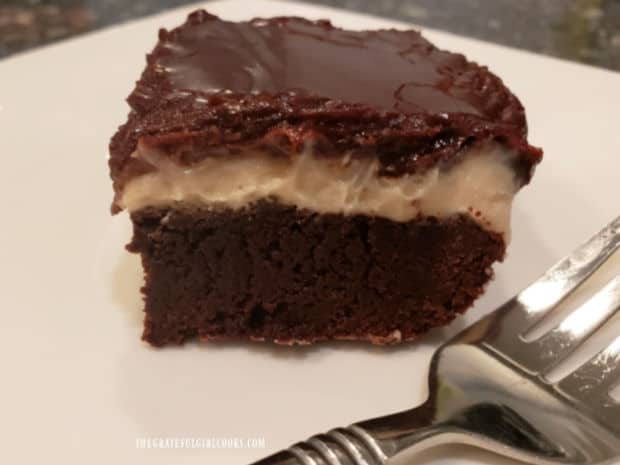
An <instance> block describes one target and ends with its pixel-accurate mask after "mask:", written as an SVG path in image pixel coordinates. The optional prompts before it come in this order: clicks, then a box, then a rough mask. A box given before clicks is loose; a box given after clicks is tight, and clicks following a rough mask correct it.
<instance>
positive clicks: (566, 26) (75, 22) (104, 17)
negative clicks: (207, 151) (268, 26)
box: [0, 0, 620, 70]
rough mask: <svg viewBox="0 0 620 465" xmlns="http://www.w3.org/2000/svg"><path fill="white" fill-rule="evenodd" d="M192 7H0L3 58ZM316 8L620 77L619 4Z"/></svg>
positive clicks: (491, 2)
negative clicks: (342, 11) (548, 57)
mask: <svg viewBox="0 0 620 465" xmlns="http://www.w3.org/2000/svg"><path fill="white" fill-rule="evenodd" d="M289 1H295V0H289ZM189 3H194V1H187V0H135V1H131V2H127V1H125V0H1V1H0V58H2V57H6V56H9V55H12V54H14V53H18V52H21V51H24V50H28V49H31V48H34V47H37V46H38V45H42V44H46V43H49V42H53V41H56V40H60V39H63V38H67V37H71V36H75V35H78V34H81V33H83V32H86V31H91V30H94V29H98V28H102V27H105V26H109V25H112V24H116V23H120V22H123V21H128V20H130V19H134V18H139V17H141V16H145V15H148V14H153V13H157V12H159V11H162V10H164V9H167V8H173V7H177V6H181V5H184V4H189ZM311 3H312V2H311ZM314 3H320V4H324V5H330V6H336V7H340V8H345V9H351V10H355V11H358V12H367V13H371V14H375V15H380V16H385V17H389V18H395V19H398V20H403V21H409V22H413V23H416V24H419V25H421V26H429V27H433V28H437V29H443V30H446V31H450V32H454V33H457V34H461V35H465V36H470V37H476V38H479V39H484V40H488V41H491V42H497V43H501V44H505V45H510V46H513V47H518V48H523V49H527V50H532V51H535V52H539V53H544V54H547V55H553V56H558V57H562V58H567V59H570V60H575V61H580V62H583V63H589V64H593V65H596V66H601V67H605V68H609V69H614V70H620V0H315V1H314Z"/></svg>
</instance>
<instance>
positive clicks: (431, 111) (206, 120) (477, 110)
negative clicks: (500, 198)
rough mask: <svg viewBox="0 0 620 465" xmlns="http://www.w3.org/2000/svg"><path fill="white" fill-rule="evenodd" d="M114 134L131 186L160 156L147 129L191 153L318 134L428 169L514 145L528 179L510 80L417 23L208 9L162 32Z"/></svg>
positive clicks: (526, 150)
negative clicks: (138, 154) (149, 152)
mask: <svg viewBox="0 0 620 465" xmlns="http://www.w3.org/2000/svg"><path fill="white" fill-rule="evenodd" d="M147 63H148V64H147V68H146V69H145V71H144V73H143V75H142V77H141V79H140V81H139V82H138V83H137V85H136V88H135V90H134V91H133V93H132V94H131V95H130V97H129V99H128V101H129V103H130V105H131V107H132V111H131V113H130V115H129V120H128V122H127V123H126V124H125V125H124V126H122V127H121V128H120V129H119V131H118V133H117V134H116V135H115V136H114V138H113V139H112V142H111V144H110V153H111V158H110V167H111V172H112V177H113V179H114V182H115V190H116V192H117V193H118V192H119V190H120V189H122V185H123V184H124V182H126V180H127V179H129V178H131V177H132V176H135V175H137V174H139V173H142V172H145V171H148V170H149V169H152V167H149V166H146V165H145V164H144V162H141V161H140V160H135V159H131V158H130V154H131V153H132V152H133V151H134V150H135V147H136V145H137V143H138V141H140V142H141V143H142V144H146V145H152V146H155V147H157V148H158V149H160V150H162V151H163V152H165V153H167V154H169V156H170V157H171V158H173V159H175V160H176V161H179V162H181V163H186V164H191V163H193V162H195V161H198V160H200V159H202V158H204V157H206V156H216V155H222V154H224V155H225V154H226V153H229V152H231V151H235V150H239V149H240V148H242V147H245V146H248V145H251V146H258V147H261V148H266V149H267V150H268V151H269V152H271V153H274V154H280V155H281V154H284V155H287V156H293V155H294V154H295V153H297V152H299V151H300V150H301V149H302V148H303V146H304V145H305V143H306V142H307V141H308V140H311V141H312V142H313V143H314V144H315V146H316V147H317V148H318V150H319V152H320V153H322V154H324V155H325V156H329V155H332V156H334V155H335V156H341V155H342V152H343V151H349V152H354V153H355V154H356V155H359V156H377V157H378V158H379V160H380V163H381V166H382V174H383V175H388V176H398V175H402V174H405V173H412V172H417V171H421V170H424V169H426V168H428V167H429V166H432V165H434V164H435V163H437V162H439V161H440V160H446V159H449V158H450V157H452V156H454V155H455V154H457V153H458V152H459V151H460V150H461V149H462V148H463V146H464V145H466V144H471V143H475V142H476V140H482V139H489V138H493V139H496V140H498V141H500V142H502V143H505V144H507V145H508V146H510V147H512V148H513V149H514V150H515V151H516V152H517V153H518V154H519V157H518V160H517V165H519V166H520V171H521V172H523V173H524V176H523V178H524V181H527V180H528V179H529V176H530V175H531V172H532V167H533V165H535V164H536V163H537V162H538V161H539V160H540V155H541V152H540V151H539V150H538V149H535V148H533V147H531V146H529V145H528V143H527V141H526V139H525V135H526V132H527V128H526V123H525V115H524V110H523V107H522V106H521V104H520V102H519V101H518V100H517V98H516V97H515V96H514V95H513V94H512V93H510V91H509V90H508V89H507V88H506V87H505V86H504V85H503V83H502V81H501V80H500V79H499V78H498V77H496V76H495V75H493V74H491V73H490V72H489V71H488V70H487V69H486V68H484V67H480V66H478V65H476V64H475V63H472V62H468V61H467V60H466V59H465V57H464V56H463V55H459V54H454V53H449V52H445V51H442V50H439V49H437V48H436V47H434V46H433V45H432V44H431V43H429V42H428V41H427V40H425V39H424V38H422V37H421V36H420V34H419V33H418V32H416V31H396V30H380V31H346V30H342V29H338V28H335V27H333V26H332V25H331V24H330V23H329V22H328V21H308V20H305V19H301V18H272V19H255V20H252V21H249V22H241V23H233V22H228V21H223V20H220V19H219V18H217V17H215V16H213V15H210V14H208V13H206V12H205V11H196V12H194V13H192V14H191V15H190V16H189V17H188V20H187V22H186V23H185V24H184V25H182V26H181V27H179V28H177V29H174V30H172V31H166V30H161V31H160V35H159V43H158V44H157V46H156V47H155V49H154V50H153V52H152V53H151V54H150V55H149V56H148V59H147Z"/></svg>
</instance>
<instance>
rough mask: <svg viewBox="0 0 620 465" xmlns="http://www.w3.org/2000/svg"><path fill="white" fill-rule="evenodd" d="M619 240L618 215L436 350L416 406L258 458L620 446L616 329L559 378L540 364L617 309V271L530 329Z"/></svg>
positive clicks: (360, 459) (601, 451)
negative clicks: (537, 330)
mask: <svg viewBox="0 0 620 465" xmlns="http://www.w3.org/2000/svg"><path fill="white" fill-rule="evenodd" d="M619 246H620V217H618V218H616V219H615V220H614V221H613V222H611V223H610V224H609V225H607V226H606V227H605V228H604V229H603V230H602V231H600V232H599V233H598V234H596V235H595V236H594V237H592V238H591V239H590V240H589V241H587V242H586V243H584V244H583V245H582V246H581V247H579V248H578V249H577V250H576V251H574V252H573V253H572V254H571V255H570V256H568V257H566V258H565V259H563V260H562V261H560V262H559V263H558V264H556V265H555V266H554V267H553V268H551V269H550V270H549V271H547V272H546V273H545V274H544V275H543V276H542V278H540V279H539V280H538V281H536V282H535V283H534V284H532V285H531V286H529V287H528V288H526V289H525V290H524V291H522V292H521V293H520V294H518V295H517V296H516V297H514V298H513V299H511V300H510V301H508V302H507V303H506V304H504V305H503V306H501V307H500V308H499V309H497V310H496V311H495V312H494V313H492V314H490V315H489V316H487V317H485V318H483V319H482V320H480V321H478V322H477V323H475V324H474V325H472V326H470V327H469V328H468V329H466V330H465V331H463V332H462V333H460V334H459V335H457V336H456V337H455V338H453V339H452V340H451V341H449V342H447V343H446V344H444V345H443V346H442V347H441V348H440V349H439V350H438V351H437V352H436V353H435V355H434V356H433V359H432V362H431V368H430V376H429V392H430V394H429V398H428V400H427V401H426V402H425V403H424V404H423V405H421V406H420V407H418V408H415V409H412V410H407V411H404V412H401V413H396V414H392V415H388V416H385V417H381V418H376V419H373V420H366V421H362V422H360V423H356V424H354V425H351V426H349V427H348V428H337V429H334V430H331V431H329V432H328V433H325V434H319V435H316V436H314V437H312V438H310V439H308V440H307V441H305V442H301V443H297V444H295V445H293V446H292V447H290V448H289V449H286V450H284V451H281V452H279V453H277V454H275V455H272V456H270V457H267V458H265V459H263V460H261V461H259V462H256V463H255V464H254V465H386V464H387V465H392V464H395V463H403V459H406V458H407V457H410V456H411V455H412V454H416V453H417V452H420V451H422V450H424V449H427V448H429V447H432V446H436V445H439V444H446V443H452V444H454V443H460V444H467V445H471V446H475V447H479V448H482V449H486V450H488V451H492V452H495V453H498V454H502V455H504V456H508V457H512V458H515V459H518V460H522V461H524V462H529V463H533V464H558V463H565V464H600V463H609V462H611V461H613V460H614V459H617V458H619V457H620V403H617V402H616V401H615V400H614V399H613V398H612V396H611V394H610V391H611V390H612V389H613V388H614V387H615V386H616V385H617V384H618V383H620V369H619V368H620V337H618V338H617V339H615V341H614V342H613V343H611V344H610V345H609V346H607V347H606V348H604V349H603V350H601V351H600V352H599V353H598V355H596V356H595V357H594V358H592V359H591V360H590V361H589V362H586V363H585V364H582V365H581V366H580V367H579V368H577V369H576V370H574V371H573V372H572V373H570V374H569V375H566V376H565V377H564V378H562V379H561V380H560V381H558V382H550V381H548V380H547V378H546V377H545V375H546V374H547V373H549V371H550V370H551V369H552V368H554V367H556V366H557V364H558V363H559V362H561V361H563V360H565V359H566V357H567V356H568V355H569V354H571V353H573V352H574V350H575V349H576V348H577V347H579V346H580V345H581V344H582V343H583V342H584V341H585V340H586V339H587V338H588V337H589V336H590V335H592V334H593V333H594V332H595V331H597V330H599V329H600V328H601V327H602V326H603V325H604V324H605V323H606V322H608V321H609V319H610V318H611V317H612V316H613V315H614V314H615V313H617V312H618V310H619V309H620V276H616V277H615V278H614V279H613V280H611V281H610V282H609V283H608V284H607V285H606V286H604V287H603V288H602V289H600V290H598V291H597V292H596V293H595V294H594V295H593V296H592V297H591V298H589V300H587V301H586V302H585V303H584V304H583V305H581V306H580V307H578V308H577V309H576V310H574V311H573V312H572V313H571V314H570V315H569V316H568V317H566V319H565V320H564V321H563V322H562V323H560V324H559V325H558V326H556V327H555V328H554V329H553V330H551V331H550V332H548V333H546V334H545V335H544V336H542V337H540V338H538V339H536V340H533V341H529V339H528V340H526V338H524V336H523V335H524V334H525V333H526V331H527V330H528V329H530V328H532V327H533V325H534V324H535V323H536V322H538V321H540V319H541V318H542V317H543V316H544V315H546V314H547V313H548V312H550V311H551V310H552V309H554V308H555V307H556V306H557V305H558V304H559V303H560V302H561V301H563V300H564V299H565V298H566V297H567V296H568V295H570V294H571V293H572V292H573V291H574V290H575V289H577V288H578V287H579V286H580V285H581V284H582V283H583V282H584V281H585V280H586V279H587V278H588V277H589V276H591V275H592V273H593V272H594V271H596V270H597V269H598V268H599V267H600V266H601V265H602V264H603V263H604V262H605V261H606V260H607V259H608V258H609V257H610V256H611V255H612V254H613V253H614V251H615V250H616V249H618V247H619Z"/></svg>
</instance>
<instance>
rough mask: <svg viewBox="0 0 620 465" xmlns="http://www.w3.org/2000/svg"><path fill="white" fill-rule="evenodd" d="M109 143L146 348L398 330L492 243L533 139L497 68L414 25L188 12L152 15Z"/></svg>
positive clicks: (445, 318) (496, 243) (463, 291)
mask: <svg viewBox="0 0 620 465" xmlns="http://www.w3.org/2000/svg"><path fill="white" fill-rule="evenodd" d="M128 101H129V104H130V106H131V112H130V114H129V117H128V121H127V122H126V123H125V124H124V125H123V126H121V127H120V128H119V130H118V132H117V133H116V134H115V135H114V137H113V138H112V141H111V143H110V160H109V165H110V170H111V176H112V180H113V184H114V191H115V196H114V201H113V205H112V209H113V212H115V213H116V212H119V211H121V210H127V211H128V212H129V214H130V217H131V220H132V222H133V225H134V236H133V239H132V241H131V243H130V244H129V246H128V249H129V250H130V251H132V252H136V253H140V254H141V256H142V263H143V265H144V270H145V280H146V283H145V286H144V288H143V292H144V296H145V312H146V317H145V329H144V334H143V338H144V339H145V340H146V341H148V342H149V343H151V344H153V345H164V344H167V343H182V342H184V341H185V340H188V339H193V338H200V339H202V340H209V339H231V338H237V339H238V338H243V339H251V340H268V341H275V342H278V343H287V344H290V343H312V342H315V341H320V340H330V339H351V340H365V341H370V342H372V343H390V342H399V341H402V340H410V339H414V338H415V337H417V336H419V335H420V334H423V333H425V332H426V331H428V330H429V329H431V328H433V327H436V326H440V325H444V324H446V323H448V322H450V321H451V320H452V319H454V318H455V317H456V316H457V315H458V314H460V313H462V312H464V311H465V310H466V309H467V308H468V307H469V306H471V304H472V302H473V301H474V300H475V298H476V297H478V296H479V295H480V294H481V293H482V291H483V286H484V285H485V284H486V283H487V281H488V280H489V279H490V277H491V275H492V272H491V265H492V264H493V262H495V261H497V260H501V259H502V258H503V256H504V253H505V248H506V244H507V242H508V238H509V231H510V207H511V204H512V200H513V197H514V194H515V193H516V192H517V191H518V190H519V189H520V188H521V187H522V186H523V185H525V184H527V183H528V182H529V181H530V179H531V176H532V174H533V170H534V167H535V165H536V164H537V163H538V162H539V161H540V159H541V151H540V150H539V149H537V148H535V147H532V146H530V145H529V144H528V142H527V139H526V133H527V127H526V122H525V116H524V110H523V107H522V105H521V104H520V102H519V101H518V100H517V98H516V97H515V96H514V95H513V94H512V93H511V92H510V91H509V90H508V89H507V88H506V87H505V86H504V84H503V83H502V81H501V80H500V79H499V78H498V77H496V76H495V75H493V74H491V73H490V72H489V71H488V70H487V69H486V68H484V67H480V66H478V65H476V64H475V63H472V62H469V61H467V60H466V59H465V58H464V57H463V56H462V55H458V54H453V53H449V52H445V51H442V50H439V49H437V48H436V47H434V46H433V45H432V44H430V43H429V42H428V41H426V40H425V39H424V38H422V37H421V36H420V34H419V33H418V32H415V31H397V30H378V31H346V30H342V29H338V28H335V27H333V26H332V25H331V24H330V23H329V22H328V21H308V20H305V19H301V18H288V17H287V18H285V17H280V18H271V19H254V20H252V21H248V22H240V23H233V22H228V21H223V20H221V19H219V18H217V17H215V16H213V15H210V14H208V13H206V12H205V11H202V10H200V11H196V12H194V13H192V14H191V15H190V16H189V17H188V20H187V22H186V23H185V24H183V25H182V26H180V27H178V28H176V29H174V30H172V31H166V30H163V29H162V30H161V31H160V34H159V42H158V43H157V45H156V47H155V49H154V50H153V51H152V52H151V54H150V55H148V58H147V66H146V69H145V70H144V72H143V74H142V77H141V78H140V80H139V81H138V83H137V84H136V88H135V89H134V91H133V92H132V93H131V95H130V96H129V99H128Z"/></svg>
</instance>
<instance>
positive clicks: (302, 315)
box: [128, 202, 505, 346]
mask: <svg viewBox="0 0 620 465" xmlns="http://www.w3.org/2000/svg"><path fill="white" fill-rule="evenodd" d="M131 218H132V220H133V222H134V237H133V240H132V242H131V243H130V244H129V245H128V249H129V250H130V251H132V252H137V253H141V254H142V263H143V265H144V270H145V277H146V283H145V285H144V287H143V289H142V291H143V293H144V296H145V308H146V317H145V323H144V325H145V326H144V334H143V339H144V340H146V341H148V342H149V343H150V344H152V345H155V346H161V345H165V344H169V343H174V344H179V343H182V342H184V341H186V340H188V339H193V338H200V339H203V340H207V339H239V338H242V339H252V340H269V341H275V342H280V343H311V342H316V341H320V340H328V339H355V340H368V341H371V342H373V343H389V342H398V341H401V340H409V339H413V338H415V337H416V336H418V335H420V334H423V333H425V332H427V331H428V330H429V329H431V328H433V327H436V326H441V325H445V324H447V323H449V322H450V321H451V320H452V319H453V318H455V317H456V316H457V315H458V314H459V313H462V312H463V311H465V310H466V309H467V308H468V307H469V306H470V305H471V303H472V302H473V301H474V299H475V298H476V297H478V296H479V295H480V294H481V293H482V290H483V286H484V284H485V283H486V282H487V281H488V280H489V279H490V277H491V270H490V267H491V264H492V263H493V262H494V261H496V260H501V259H502V258H503V255H504V250H505V245H504V242H503V240H502V238H501V236H500V235H497V234H493V233H489V232H487V231H485V230H483V229H482V228H480V227H479V226H478V225H477V224H476V223H474V222H473V221H472V220H470V219H468V218H467V217H465V216H459V217H454V218H451V219H449V220H442V221H438V220H436V219H432V218H427V219H421V220H416V221H412V222H409V223H397V222H393V221H390V220H386V219H382V218H373V217H365V216H342V215H320V214H316V213H313V212H309V211H304V210H297V209H296V208H294V207H286V206H282V205H279V204H276V203H272V202H260V203H258V204H256V205H254V206H252V207H251V208H248V209H243V210H238V211H232V210H214V211H209V210H206V209H200V208H196V207H188V206H175V207H174V208H146V209H144V210H141V211H139V212H136V213H134V214H132V215H131Z"/></svg>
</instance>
